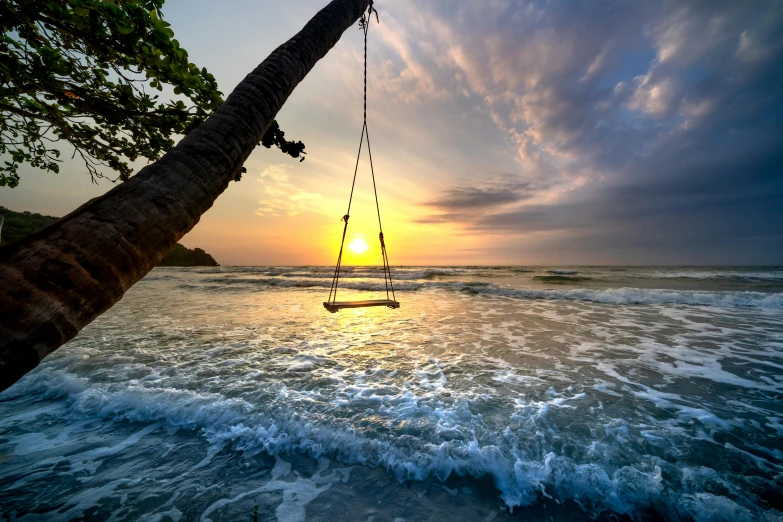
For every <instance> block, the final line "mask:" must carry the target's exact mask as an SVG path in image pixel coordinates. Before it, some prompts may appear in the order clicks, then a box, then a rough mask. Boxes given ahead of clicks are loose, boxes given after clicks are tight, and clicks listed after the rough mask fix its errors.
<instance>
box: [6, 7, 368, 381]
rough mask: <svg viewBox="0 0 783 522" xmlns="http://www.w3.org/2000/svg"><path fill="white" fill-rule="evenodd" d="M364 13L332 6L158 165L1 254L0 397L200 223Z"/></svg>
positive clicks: (243, 82)
mask: <svg viewBox="0 0 783 522" xmlns="http://www.w3.org/2000/svg"><path fill="white" fill-rule="evenodd" d="M369 4H370V0H334V1H332V2H331V3H330V4H329V5H327V6H326V7H325V8H324V9H323V10H321V11H320V12H319V13H318V14H317V15H316V16H315V17H314V18H313V19H312V20H310V22H308V23H307V25H306V26H305V27H304V29H302V30H301V31H300V32H299V34H297V35H296V36H294V37H293V38H292V39H291V40H289V41H288V42H286V43H285V44H283V45H281V46H280V47H278V48H277V49H276V50H275V51H274V52H273V53H272V54H271V55H269V57H268V58H267V59H266V60H264V62H263V63H262V64H261V65H259V66H258V67H257V68H256V69H255V70H254V71H253V72H252V73H250V74H249V75H248V76H247V77H246V78H245V79H244V80H243V81H242V83H240V84H239V85H238V86H237V88H236V89H234V92H232V93H231V95H230V96H229V97H228V99H227V100H226V102H225V103H224V104H223V105H222V106H221V107H220V109H219V110H218V111H217V112H216V113H215V114H214V115H212V117H210V118H209V119H208V120H207V121H206V122H204V123H203V124H202V125H201V126H199V127H198V128H197V129H195V130H194V131H193V132H191V133H190V134H188V135H187V136H186V137H185V138H184V139H183V140H182V141H181V142H180V143H179V144H178V145H177V146H176V147H174V148H173V149H172V150H171V151H169V152H168V153H167V154H166V155H165V156H163V157H162V158H161V159H160V160H158V161H156V162H155V163H153V164H151V165H149V166H147V167H145V168H144V169H142V170H141V171H140V172H139V173H138V174H137V175H136V176H134V177H133V178H132V179H131V180H130V181H128V182H126V183H123V184H122V185H119V186H117V187H115V188H114V189H113V190H111V191H109V192H108V193H106V194H105V195H104V196H102V197H100V198H97V199H94V200H92V201H89V202H88V203H86V204H85V205H83V206H82V207H80V208H79V209H77V210H76V211H74V212H72V213H71V214H69V215H68V216H66V217H64V218H62V219H60V220H58V221H56V222H54V223H52V224H51V225H49V226H47V227H46V228H44V229H42V230H40V231H39V232H37V233H35V234H33V235H31V236H28V237H27V238H25V239H24V240H21V241H17V242H13V243H10V244H8V245H5V246H3V247H0V391H2V390H4V389H5V388H7V387H9V386H10V385H11V384H13V383H14V382H16V381H17V380H18V379H20V378H21V377H22V376H23V375H24V374H25V373H27V372H28V371H30V370H32V369H33V368H35V367H36V366H37V365H38V363H39V362H40V361H41V359H43V358H44V357H45V356H47V355H48V354H50V353H52V352H53V351H54V350H56V349H57V348H58V347H60V346H61V345H62V344H64V343H65V342H67V341H69V340H70V339H72V338H73V337H74V336H75V335H76V334H77V333H78V332H79V330H81V329H82V328H83V327H84V326H86V325H87V324H89V323H90V322H91V321H92V320H93V319H95V318H96V317H98V316H99V315H100V314H101V313H103V312H105V311H106V310H108V309H109V308H110V307H111V306H112V305H114V303H116V302H117V301H119V300H120V299H121V298H122V296H123V294H124V293H125V292H126V291H127V290H128V289H129V288H130V287H131V286H133V285H134V284H135V283H136V282H137V281H138V280H139V279H141V278H142V277H144V276H145V275H146V274H147V273H148V272H149V271H150V270H151V269H152V268H153V267H154V266H155V265H157V264H158V262H159V261H160V260H161V259H162V258H163V256H164V255H166V253H167V252H168V251H169V250H171V249H172V247H173V246H174V245H175V244H176V243H177V241H178V240H179V239H180V238H181V237H182V236H183V235H185V234H186V233H187V232H188V231H190V230H191V229H192V228H193V227H194V226H195V225H196V223H198V221H199V219H200V217H201V215H202V214H203V213H204V212H206V211H207V210H208V209H209V208H210V207H211V206H212V204H213V203H214V202H215V199H216V198H217V197H218V196H219V195H220V194H221V193H223V191H224V190H225V189H226V187H227V186H228V184H229V183H230V182H231V180H232V179H234V177H235V176H236V174H237V173H238V172H239V170H240V169H241V168H242V164H243V163H244V162H245V160H246V159H247V157H248V156H249V155H250V152H251V151H252V150H253V148H255V146H256V145H257V144H258V143H259V141H260V140H261V137H262V136H263V135H264V132H265V131H266V130H267V127H269V124H270V123H271V122H272V120H273V119H274V117H275V115H276V114H277V111H279V110H280V108H281V107H282V106H283V103H285V101H286V100H287V99H288V96H289V95H290V94H291V92H292V91H293V90H294V88H295V87H296V86H297V84H299V82H301V81H302V79H303V78H304V77H305V75H307V73H308V72H309V71H310V69H312V68H313V66H314V65H315V63H316V62H317V61H318V60H320V59H321V58H323V57H324V56H325V55H326V53H327V52H328V51H329V49H331V48H332V47H333V46H334V45H335V44H336V43H337V41H338V40H339V39H340V36H341V35H342V33H343V32H344V31H345V30H346V29H348V28H349V27H350V26H351V25H352V24H353V23H354V22H356V20H358V19H359V17H360V16H361V14H362V13H363V12H364V11H365V9H367V7H368V5H369Z"/></svg>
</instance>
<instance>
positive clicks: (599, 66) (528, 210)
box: [408, 0, 783, 262]
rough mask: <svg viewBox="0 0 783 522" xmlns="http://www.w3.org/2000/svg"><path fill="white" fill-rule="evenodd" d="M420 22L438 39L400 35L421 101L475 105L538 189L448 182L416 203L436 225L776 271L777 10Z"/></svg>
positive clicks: (707, 7)
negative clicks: (771, 266)
mask: <svg viewBox="0 0 783 522" xmlns="http://www.w3.org/2000/svg"><path fill="white" fill-rule="evenodd" d="M431 14H432V16H434V17H436V18H437V19H439V20H441V21H442V24H440V25H438V24H435V25H433V27H435V28H436V29H435V30H434V31H432V34H434V35H435V36H434V37H433V38H434V39H436V41H437V42H438V43H437V45H432V44H430V47H427V46H425V45H423V44H421V43H420V42H423V41H430V42H431V41H432V39H433V38H430V40H422V39H416V38H415V35H411V37H410V38H409V49H408V55H409V56H410V57H411V58H410V59H411V60H418V63H422V64H425V63H427V64H430V67H429V68H428V70H429V71H430V72H429V73H428V75H429V80H428V81H429V85H432V86H433V87H432V88H431V91H432V92H439V91H438V88H439V87H441V86H446V87H444V88H445V89H446V90H450V91H454V90H459V89H460V88H462V89H464V90H465V91H467V92H469V93H472V94H474V95H475V94H477V95H480V96H481V97H482V99H483V101H484V103H485V107H486V110H487V111H488V113H489V114H490V116H491V117H492V119H493V121H494V122H495V124H496V125H497V126H498V128H500V129H502V130H503V131H504V132H507V134H508V136H509V138H508V139H509V142H510V143H512V144H513V146H514V147H516V151H517V154H518V160H519V164H520V171H519V173H518V175H517V182H518V183H534V185H533V186H535V187H536V189H535V190H531V189H529V187H528V188H527V189H526V190H524V191H522V192H520V193H517V192H515V191H513V190H509V189H487V187H486V186H485V184H483V183H481V182H477V183H476V184H474V185H469V186H465V185H460V186H458V187H456V188H454V189H452V190H447V191H445V192H443V193H442V194H441V196H440V197H439V198H438V199H437V200H435V201H431V202H428V204H429V205H430V206H433V207H437V208H439V209H442V210H443V211H444V214H443V215H442V216H439V217H436V218H432V221H438V220H439V219H440V220H441V221H449V220H450V221H459V222H462V223H463V224H464V225H465V226H466V227H467V228H469V229H472V230H475V231H482V232H494V233H503V234H521V233H529V232H547V231H549V232H553V231H561V232H564V231H577V230H578V231H579V233H580V234H581V236H580V237H581V238H582V240H583V241H584V243H585V245H587V244H588V243H589V238H590V237H593V238H594V239H595V241H594V242H593V244H592V245H593V246H594V247H602V246H606V247H611V246H613V245H644V244H645V241H647V242H648V244H649V245H651V246H652V245H655V247H656V248H665V249H668V252H670V253H671V254H672V259H674V258H676V257H677V253H678V252H679V251H681V250H687V249H689V248H691V247H693V245H695V244H698V245H699V248H702V249H703V251H704V253H705V257H709V252H715V254H716V256H717V257H715V258H714V259H715V262H720V260H721V259H727V258H726V257H725V256H724V257H720V256H722V255H723V254H724V253H725V252H728V251H731V245H732V244H734V245H739V244H742V245H744V246H743V248H747V249H749V250H748V251H747V257H746V259H747V260H748V262H754V261H756V260H766V262H783V245H782V244H781V242H780V237H781V234H783V210H781V209H783V153H781V151H783V3H781V2H779V1H775V0H770V1H758V2H731V1H687V2H652V1H651V2H600V3H597V2H561V1H550V2H515V1H511V2H501V1H496V2H494V1H493V2H489V3H488V4H486V5H485V4H484V3H481V4H480V5H476V4H475V3H461V4H460V5H459V6H457V7H455V5H454V3H453V2H445V1H442V2H436V3H435V4H434V7H433V13H431ZM425 18H426V17H425ZM417 42H419V43H417ZM455 71H456V72H455ZM411 78H413V80H411ZM416 78H417V76H416V74H412V75H409V76H408V79H409V81H415V79H416ZM553 187H555V188H556V187H560V190H559V191H554V189H553ZM553 191H554V192H553ZM536 195H538V196H539V197H535V196H536ZM521 196H523V197H521ZM474 209H481V210H482V212H464V210H474ZM654 238H658V239H654ZM569 241H573V238H570V239H569ZM586 248H587V246H586ZM732 259H734V260H736V257H735V258H732Z"/></svg>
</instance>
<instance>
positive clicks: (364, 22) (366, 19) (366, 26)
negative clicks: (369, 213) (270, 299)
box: [327, 1, 396, 302]
mask: <svg viewBox="0 0 783 522" xmlns="http://www.w3.org/2000/svg"><path fill="white" fill-rule="evenodd" d="M373 13H375V19H376V21H378V11H376V10H375V8H374V7H373V3H372V1H371V2H370V6H369V8H368V9H367V12H366V13H365V14H363V15H362V18H361V20H360V21H359V27H360V28H361V29H362V32H363V33H364V123H363V125H362V135H361V137H360V138H359V152H358V153H357V154H356V167H355V168H354V170H353V181H352V182H351V194H350V196H349V197H348V210H347V211H346V212H345V215H344V216H343V217H342V221H344V222H345V225H344V226H343V238H342V241H341V242H340V253H339V254H338V255H337V264H336V266H335V268H334V276H333V277H332V285H331V288H330V289H329V298H328V299H327V302H334V301H336V300H337V284H338V283H339V281H340V269H341V268H342V259H343V249H344V247H345V235H346V233H347V232H348V219H350V217H351V203H352V202H353V192H354V188H355V187H356V174H357V173H358V172H359V160H360V158H361V156H362V146H363V145H364V140H365V139H366V140H367V154H368V157H369V159H370V173H371V174H372V190H373V193H374V195H375V209H376V210H377V211H378V229H379V231H380V232H379V234H378V239H379V240H380V242H381V256H382V259H383V280H384V284H385V286H386V299H387V300H388V299H389V292H390V291H391V297H392V300H396V297H395V295H394V283H392V278H391V268H390V267H389V256H388V254H387V252H386V242H385V241H384V237H383V225H382V224H381V207H380V204H379V203H378V189H377V186H376V184H375V169H374V168H373V164H372V150H371V148H370V130H369V128H368V127H367V33H368V31H369V30H370V18H371V17H372V14H373ZM333 296H334V297H333Z"/></svg>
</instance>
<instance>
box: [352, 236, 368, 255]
mask: <svg viewBox="0 0 783 522" xmlns="http://www.w3.org/2000/svg"><path fill="white" fill-rule="evenodd" d="M348 248H350V249H351V252H354V253H356V254H363V253H364V252H365V251H366V250H367V249H368V248H369V247H368V246H367V243H365V241H364V239H362V238H360V237H357V238H356V239H354V240H353V241H352V242H351V244H350V245H348Z"/></svg>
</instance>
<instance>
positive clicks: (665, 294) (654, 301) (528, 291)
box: [221, 278, 783, 310]
mask: <svg viewBox="0 0 783 522" xmlns="http://www.w3.org/2000/svg"><path fill="white" fill-rule="evenodd" d="M223 283H224V282H221V284H223ZM228 284H234V283H228ZM236 284H241V285H244V286H247V285H250V286H269V287H280V288H329V286H330V284H331V281H315V280H311V279H270V278H265V279H254V280H251V281H242V282H239V283H236ZM340 287H341V288H343V289H346V290H357V291H385V289H386V286H385V284H384V283H383V280H382V279H381V280H372V279H367V280H356V281H354V280H348V281H341V282H340ZM394 288H395V290H396V291H398V292H410V291H419V290H427V289H432V290H436V289H441V290H451V291H458V292H469V293H473V294H477V295H488V296H491V295H494V296H502V297H510V298H516V299H568V300H575V301H589V302H594V303H602V304H612V305H658V304H677V305H689V306H715V307H729V308H733V307H749V308H769V309H776V310H779V309H783V293H764V292H751V291H741V292H724V291H700V290H663V289H651V288H603V289H596V288H564V289H540V288H514V287H510V286H507V285H496V284H492V283H486V282H442V281H434V282H402V283H397V284H395V285H394Z"/></svg>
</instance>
